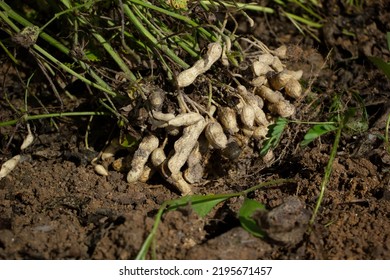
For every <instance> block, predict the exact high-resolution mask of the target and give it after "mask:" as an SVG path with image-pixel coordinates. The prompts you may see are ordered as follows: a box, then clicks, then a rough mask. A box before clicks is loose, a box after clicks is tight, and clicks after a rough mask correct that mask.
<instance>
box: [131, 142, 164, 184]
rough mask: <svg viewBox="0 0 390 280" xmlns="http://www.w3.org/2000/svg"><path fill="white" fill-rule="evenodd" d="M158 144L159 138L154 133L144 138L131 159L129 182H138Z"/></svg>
mask: <svg viewBox="0 0 390 280" xmlns="http://www.w3.org/2000/svg"><path fill="white" fill-rule="evenodd" d="M158 144H159V141H158V138H157V137H156V136H154V135H150V136H147V137H145V138H144V139H142V141H141V143H140V144H139V147H138V149H137V150H136V151H135V153H134V156H133V159H132V161H131V169H130V171H129V173H127V182H129V183H132V182H136V181H137V180H138V179H139V178H140V177H141V175H142V172H143V170H144V166H145V164H146V162H147V161H148V158H149V156H150V154H151V153H152V152H153V151H154V150H155V149H157V148H158Z"/></svg>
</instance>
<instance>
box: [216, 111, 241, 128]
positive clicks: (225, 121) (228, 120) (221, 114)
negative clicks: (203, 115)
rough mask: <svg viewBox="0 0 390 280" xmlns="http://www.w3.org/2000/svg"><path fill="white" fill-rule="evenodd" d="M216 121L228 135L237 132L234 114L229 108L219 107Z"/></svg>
mask: <svg viewBox="0 0 390 280" xmlns="http://www.w3.org/2000/svg"><path fill="white" fill-rule="evenodd" d="M218 119H219V121H220V123H221V124H222V126H223V127H224V128H225V130H226V131H227V132H228V133H229V134H235V133H237V132H238V131H239V129H238V125H237V118H236V112H235V111H234V109H232V108H229V107H220V108H219V109H218Z"/></svg>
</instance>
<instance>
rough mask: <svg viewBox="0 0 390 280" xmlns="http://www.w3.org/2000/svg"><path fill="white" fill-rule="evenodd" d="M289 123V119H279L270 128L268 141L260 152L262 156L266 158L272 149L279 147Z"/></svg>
mask: <svg viewBox="0 0 390 280" xmlns="http://www.w3.org/2000/svg"><path fill="white" fill-rule="evenodd" d="M287 123H288V120H287V119H285V118H277V119H276V122H275V123H274V124H272V125H270V126H269V128H268V134H267V138H268V139H267V140H266V141H265V142H264V144H263V147H262V148H261V150H260V155H261V156H265V155H266V154H267V152H268V151H269V150H270V149H273V148H275V147H276V146H277V145H278V143H279V140H280V137H281V136H282V133H283V131H284V129H285V127H286V125H287Z"/></svg>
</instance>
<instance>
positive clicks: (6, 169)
mask: <svg viewBox="0 0 390 280" xmlns="http://www.w3.org/2000/svg"><path fill="white" fill-rule="evenodd" d="M20 160H21V156H20V155H16V156H14V157H12V158H10V159H9V160H7V161H6V162H4V163H3V165H2V166H1V169H0V179H2V178H4V177H5V176H7V175H8V174H9V173H11V171H12V170H14V169H15V167H16V166H17V165H18V163H19V162H20Z"/></svg>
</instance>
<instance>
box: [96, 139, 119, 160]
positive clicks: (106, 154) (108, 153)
mask: <svg viewBox="0 0 390 280" xmlns="http://www.w3.org/2000/svg"><path fill="white" fill-rule="evenodd" d="M120 149H121V146H120V144H119V141H118V139H117V138H114V139H112V140H111V142H110V144H109V145H108V146H107V147H106V148H105V149H104V151H103V153H102V155H101V156H100V158H101V159H102V160H107V159H109V158H112V157H114V156H115V153H116V152H117V151H119V150H120Z"/></svg>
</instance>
